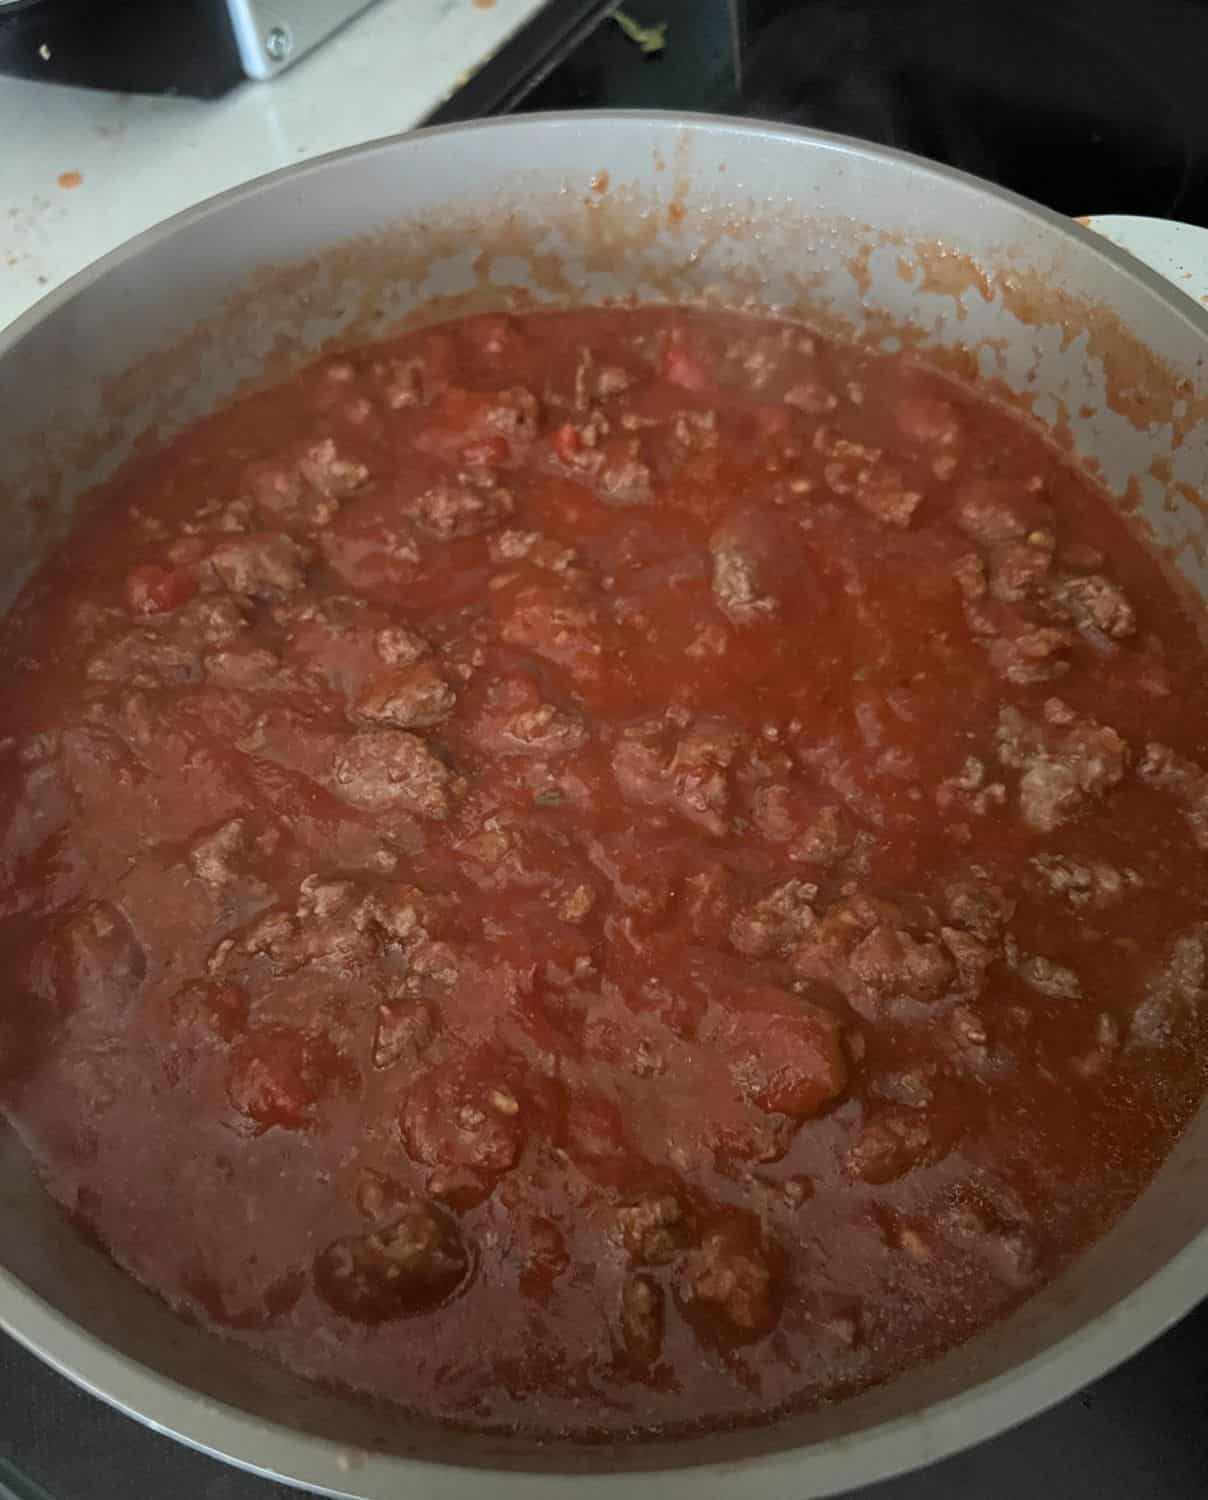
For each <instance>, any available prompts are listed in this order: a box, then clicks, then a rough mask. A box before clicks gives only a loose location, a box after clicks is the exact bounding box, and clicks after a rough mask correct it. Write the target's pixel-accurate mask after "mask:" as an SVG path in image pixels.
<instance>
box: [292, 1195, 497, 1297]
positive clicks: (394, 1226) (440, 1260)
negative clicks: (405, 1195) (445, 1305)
mask: <svg viewBox="0 0 1208 1500" xmlns="http://www.w3.org/2000/svg"><path fill="white" fill-rule="evenodd" d="M469 1271H470V1259H469V1256H468V1255H467V1254H466V1252H465V1250H464V1248H463V1247H462V1243H461V1238H460V1236H459V1234H458V1231H457V1226H456V1224H455V1223H454V1222H453V1220H452V1219H451V1218H450V1217H449V1216H448V1214H446V1213H443V1212H442V1211H441V1210H440V1209H438V1208H437V1207H436V1206H435V1205H434V1204H431V1203H414V1204H410V1205H408V1207H407V1208H405V1209H404V1211H403V1212H402V1213H401V1214H399V1216H398V1217H397V1218H396V1219H394V1220H393V1222H391V1223H389V1224H386V1225H383V1226H382V1227H381V1228H379V1229H375V1230H374V1231H373V1232H372V1233H371V1234H362V1235H351V1236H349V1237H348V1238H347V1239H342V1240H336V1241H335V1242H334V1243H333V1244H331V1245H329V1246H328V1247H327V1249H326V1250H324V1251H322V1252H321V1253H320V1254H319V1255H318V1256H317V1257H316V1258H315V1267H314V1275H315V1286H316V1287H317V1289H318V1291H319V1294H320V1296H321V1297H322V1298H323V1299H324V1301H326V1302H327V1303H328V1304H329V1305H330V1306H331V1307H333V1308H334V1309H335V1310H336V1312H338V1313H339V1314H340V1315H341V1316H342V1317H345V1318H350V1319H351V1320H352V1321H353V1322H356V1323H371V1324H372V1323H385V1322H389V1321H391V1320H393V1319H395V1318H402V1317H407V1316H409V1315H410V1314H412V1313H424V1312H430V1311H431V1310H432V1309H433V1308H434V1307H438V1306H439V1305H440V1304H441V1303H442V1302H445V1301H447V1300H448V1298H450V1297H451V1296H452V1295H453V1294H454V1293H455V1292H456V1291H457V1290H458V1288H459V1287H460V1286H461V1284H462V1282H464V1281H465V1279H466V1277H467V1275H468V1274H469Z"/></svg>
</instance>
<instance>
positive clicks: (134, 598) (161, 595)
mask: <svg viewBox="0 0 1208 1500" xmlns="http://www.w3.org/2000/svg"><path fill="white" fill-rule="evenodd" d="M196 592H197V579H196V578H195V577H194V576H193V574H192V573H191V572H189V571H188V570H187V569H185V568H161V567H160V566H159V565H158V564H157V563H146V564H144V565H143V566H142V567H139V568H132V569H131V571H130V573H129V574H128V575H127V577H126V602H127V603H128V604H129V606H130V608H131V609H132V610H133V611H134V613H135V614H136V615H158V614H163V613H164V612H165V611H166V610H170V609H179V608H180V606H181V605H182V604H187V603H188V602H189V600H190V599H191V598H192V597H193V595H194V594H195V593H196Z"/></svg>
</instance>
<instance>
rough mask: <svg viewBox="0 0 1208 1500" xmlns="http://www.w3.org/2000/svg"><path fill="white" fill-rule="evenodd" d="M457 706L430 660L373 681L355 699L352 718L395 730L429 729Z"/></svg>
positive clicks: (453, 694) (454, 698) (446, 684)
mask: <svg viewBox="0 0 1208 1500" xmlns="http://www.w3.org/2000/svg"><path fill="white" fill-rule="evenodd" d="M456 706H457V694H456V693H455V692H454V691H453V689H452V687H450V685H449V683H448V681H447V680H446V678H445V676H444V675H443V673H442V672H441V671H440V669H439V667H437V665H436V664H435V662H432V661H418V662H415V663H413V664H412V665H411V666H409V667H403V668H401V669H400V670H399V671H397V672H394V673H391V674H390V675H388V676H382V677H377V678H375V679H374V680H373V681H372V682H371V683H370V684H369V685H368V686H367V687H366V688H365V690H364V692H363V693H362V694H361V695H360V697H359V698H358V699H357V700H356V703H355V705H354V707H353V717H354V718H357V719H364V720H367V721H368V722H369V723H371V724H389V725H393V726H394V728H396V729H431V728H432V727H433V726H434V725H436V724H443V723H444V721H445V720H446V719H447V718H448V717H449V715H450V714H451V713H452V712H453V710H454V708H456Z"/></svg>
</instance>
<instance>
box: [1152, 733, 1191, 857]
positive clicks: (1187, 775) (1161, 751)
mask: <svg viewBox="0 0 1208 1500" xmlns="http://www.w3.org/2000/svg"><path fill="white" fill-rule="evenodd" d="M1137 772H1138V774H1139V776H1140V777H1141V780H1142V781H1144V782H1145V783H1146V784H1147V785H1149V786H1155V787H1160V788H1161V789H1162V790H1163V791H1169V792H1173V793H1174V795H1175V796H1176V797H1177V798H1178V799H1179V801H1180V802H1181V803H1182V805H1183V816H1184V817H1185V818H1186V820H1187V826H1188V827H1189V828H1190V830H1191V833H1192V837H1193V838H1194V839H1195V841H1196V843H1197V844H1198V845H1199V847H1200V848H1201V849H1208V772H1205V771H1203V770H1201V769H1200V767H1199V766H1197V765H1194V764H1193V763H1192V762H1191V761H1189V760H1184V759H1183V758H1182V757H1181V756H1179V755H1176V754H1175V752H1174V751H1173V750H1171V749H1170V748H1169V747H1168V746H1166V745H1158V744H1155V743H1152V742H1151V743H1150V744H1148V745H1146V747H1145V754H1144V755H1143V756H1142V758H1141V764H1140V765H1139V766H1138V767H1137Z"/></svg>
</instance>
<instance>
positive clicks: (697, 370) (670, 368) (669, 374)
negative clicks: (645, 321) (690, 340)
mask: <svg viewBox="0 0 1208 1500" xmlns="http://www.w3.org/2000/svg"><path fill="white" fill-rule="evenodd" d="M663 374H664V375H665V376H666V378H667V379H668V380H669V381H670V382H671V384H672V385H678V386H681V387H682V388H683V389H684V390H686V391H703V390H704V389H705V388H706V387H707V386H708V384H709V373H708V371H707V370H706V369H705V367H704V365H703V364H701V362H700V360H699V359H697V357H696V355H695V354H691V353H690V352H689V351H688V350H687V349H685V348H684V346H683V345H682V344H668V346H667V352H666V353H665V354H664V355H663Z"/></svg>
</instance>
